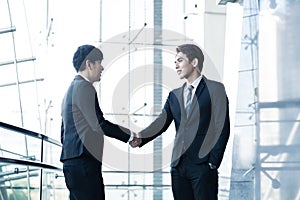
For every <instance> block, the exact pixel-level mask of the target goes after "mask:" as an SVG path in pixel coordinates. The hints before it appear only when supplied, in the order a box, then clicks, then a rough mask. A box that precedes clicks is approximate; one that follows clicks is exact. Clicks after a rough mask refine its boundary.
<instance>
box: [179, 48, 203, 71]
mask: <svg viewBox="0 0 300 200" xmlns="http://www.w3.org/2000/svg"><path fill="white" fill-rule="evenodd" d="M176 52H177V53H179V52H182V53H184V54H185V55H186V56H187V58H188V59H189V62H192V61H193V60H194V58H197V59H198V68H199V70H200V72H201V71H202V68H203V62H204V55H203V52H202V50H201V49H200V47H198V46H197V45H195V44H182V45H180V46H178V47H177V48H176Z"/></svg>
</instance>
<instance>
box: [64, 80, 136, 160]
mask: <svg viewBox="0 0 300 200" xmlns="http://www.w3.org/2000/svg"><path fill="white" fill-rule="evenodd" d="M103 135H106V136H109V137H113V138H116V139H118V140H121V141H123V142H127V141H128V140H129V138H130V130H128V129H127V128H124V127H121V126H118V125H116V124H113V123H111V122H109V121H107V120H105V118H104V117H103V113H102V111H101V109H100V107H99V103H98V98H97V93H96V90H95V88H94V87H93V85H92V84H91V83H90V82H88V81H87V80H85V79H84V78H83V77H82V76H80V75H77V76H76V77H75V78H74V80H73V81H72V83H71V85H70V86H69V89H68V91H67V93H66V95H65V97H64V99H63V102H62V126H61V142H62V152H61V157H60V160H61V161H62V162H63V161H64V160H66V159H71V158H76V157H79V156H81V155H82V154H84V153H85V154H88V155H91V156H93V157H94V158H96V159H97V160H99V161H102V154H103V141H104V137H103Z"/></svg>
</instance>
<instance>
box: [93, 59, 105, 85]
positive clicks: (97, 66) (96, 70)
mask: <svg viewBox="0 0 300 200" xmlns="http://www.w3.org/2000/svg"><path fill="white" fill-rule="evenodd" d="M101 63H102V60H96V61H95V62H94V63H92V62H91V70H92V77H91V78H92V82H95V81H100V79H101V74H102V71H103V70H104V68H103V66H102V65H101Z"/></svg>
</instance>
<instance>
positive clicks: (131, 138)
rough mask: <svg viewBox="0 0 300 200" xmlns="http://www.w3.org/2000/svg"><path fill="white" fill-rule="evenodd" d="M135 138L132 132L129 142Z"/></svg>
mask: <svg viewBox="0 0 300 200" xmlns="http://www.w3.org/2000/svg"><path fill="white" fill-rule="evenodd" d="M133 138H134V133H133V132H132V131H130V138H129V140H128V142H131V141H132V140H133Z"/></svg>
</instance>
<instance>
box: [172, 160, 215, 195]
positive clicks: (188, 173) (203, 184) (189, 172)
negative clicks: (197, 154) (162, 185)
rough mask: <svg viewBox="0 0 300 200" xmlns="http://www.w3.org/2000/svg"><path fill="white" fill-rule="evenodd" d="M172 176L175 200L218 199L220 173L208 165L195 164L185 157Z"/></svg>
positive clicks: (174, 168)
mask: <svg viewBox="0 0 300 200" xmlns="http://www.w3.org/2000/svg"><path fill="white" fill-rule="evenodd" d="M171 176H172V192H173V196H174V200H217V199H218V171H217V169H213V170H212V169H210V167H209V165H208V163H201V164H194V163H193V162H192V161H191V160H190V159H189V158H188V157H187V156H185V155H183V156H182V157H181V159H180V161H179V163H178V165H177V166H176V167H172V169H171Z"/></svg>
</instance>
